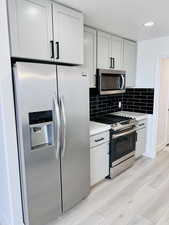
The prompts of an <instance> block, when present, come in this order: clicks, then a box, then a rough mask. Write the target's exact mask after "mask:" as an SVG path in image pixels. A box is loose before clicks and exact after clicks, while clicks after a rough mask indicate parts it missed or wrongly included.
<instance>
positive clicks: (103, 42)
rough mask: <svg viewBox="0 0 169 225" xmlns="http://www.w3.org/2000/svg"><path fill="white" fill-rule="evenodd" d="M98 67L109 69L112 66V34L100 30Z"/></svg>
mask: <svg viewBox="0 0 169 225" xmlns="http://www.w3.org/2000/svg"><path fill="white" fill-rule="evenodd" d="M97 67H98V68H100V69H108V68H110V67H111V35H109V34H107V33H104V32H101V31H98V41H97Z"/></svg>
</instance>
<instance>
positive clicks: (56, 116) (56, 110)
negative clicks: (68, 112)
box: [53, 95, 61, 159]
mask: <svg viewBox="0 0 169 225" xmlns="http://www.w3.org/2000/svg"><path fill="white" fill-rule="evenodd" d="M53 112H54V113H53V114H54V118H53V120H54V142H55V146H56V159H58V158H59V151H60V127H61V122H60V112H59V104H58V100H57V97H56V95H54V96H53Z"/></svg>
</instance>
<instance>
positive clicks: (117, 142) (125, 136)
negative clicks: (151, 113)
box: [110, 129, 137, 164]
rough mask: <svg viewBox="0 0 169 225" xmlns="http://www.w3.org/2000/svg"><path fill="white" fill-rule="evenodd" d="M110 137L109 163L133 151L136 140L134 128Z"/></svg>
mask: <svg viewBox="0 0 169 225" xmlns="http://www.w3.org/2000/svg"><path fill="white" fill-rule="evenodd" d="M111 138H112V139H111V144H110V164H112V163H113V162H114V161H116V160H118V159H120V158H122V157H124V156H126V155H128V154H130V153H131V152H134V151H135V148H136V141H137V133H136V130H135V129H133V130H129V131H125V132H123V133H119V134H113V135H112V137H111Z"/></svg>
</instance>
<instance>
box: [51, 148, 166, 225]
mask: <svg viewBox="0 0 169 225" xmlns="http://www.w3.org/2000/svg"><path fill="white" fill-rule="evenodd" d="M51 225H169V147H168V148H166V149H165V151H163V152H161V153H159V155H158V156H157V158H156V159H155V160H151V159H147V158H141V159H140V160H138V161H137V162H136V163H135V165H134V166H133V167H132V168H131V169H129V170H127V171H126V172H124V173H123V174H121V175H120V176H118V177H116V178H114V179H113V180H105V181H104V182H103V183H101V184H99V185H98V186H96V187H94V188H93V189H92V190H91V193H90V195H89V196H88V198H86V199H85V200H84V201H82V202H81V203H80V204H78V205H77V206H76V207H74V208H73V209H72V210H70V211H69V212H67V213H66V214H65V215H64V216H63V217H61V218H59V219H58V220H57V221H56V222H55V223H53V224H51Z"/></svg>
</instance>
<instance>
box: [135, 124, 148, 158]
mask: <svg viewBox="0 0 169 225" xmlns="http://www.w3.org/2000/svg"><path fill="white" fill-rule="evenodd" d="M145 150H146V128H144V129H140V130H138V131H137V142H136V152H135V157H136V158H139V157H141V156H142V155H143V154H144V152H145Z"/></svg>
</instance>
